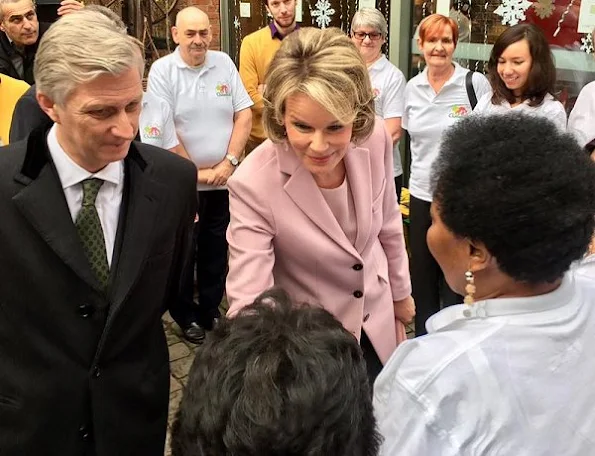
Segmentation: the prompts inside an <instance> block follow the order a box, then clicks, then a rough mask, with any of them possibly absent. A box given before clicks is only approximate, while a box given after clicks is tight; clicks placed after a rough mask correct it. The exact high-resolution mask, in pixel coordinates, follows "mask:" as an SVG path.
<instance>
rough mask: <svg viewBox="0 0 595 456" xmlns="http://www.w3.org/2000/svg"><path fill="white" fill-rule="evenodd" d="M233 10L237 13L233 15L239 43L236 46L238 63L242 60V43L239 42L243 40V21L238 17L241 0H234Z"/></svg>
mask: <svg viewBox="0 0 595 456" xmlns="http://www.w3.org/2000/svg"><path fill="white" fill-rule="evenodd" d="M233 12H234V13H235V14H234V17H233V28H234V30H235V42H236V43H238V45H237V46H236V47H235V48H236V49H235V56H234V57H235V59H234V61H235V62H236V65H238V64H239V62H240V45H239V43H241V42H242V23H241V22H240V18H239V17H238V15H239V12H240V2H239V0H234V2H233Z"/></svg>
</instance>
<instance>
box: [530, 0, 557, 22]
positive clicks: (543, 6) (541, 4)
mask: <svg viewBox="0 0 595 456" xmlns="http://www.w3.org/2000/svg"><path fill="white" fill-rule="evenodd" d="M533 8H534V9H535V14H537V15H538V16H539V17H540V18H541V19H545V18H547V17H550V16H551V15H552V14H553V13H554V2H553V0H537V2H535V3H533Z"/></svg>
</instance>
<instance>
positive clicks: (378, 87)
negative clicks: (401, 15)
mask: <svg viewBox="0 0 595 456" xmlns="http://www.w3.org/2000/svg"><path fill="white" fill-rule="evenodd" d="M387 35H388V24H387V23H386V19H385V18H384V16H383V15H382V13H381V12H380V11H378V10H377V9H374V8H362V9H360V10H359V11H358V12H356V13H355V15H354V16H353V20H352V21H351V40H352V41H353V44H355V47H356V48H357V49H358V50H359V52H360V54H361V56H362V58H363V59H364V62H365V63H366V65H367V67H368V73H369V74H370V81H371V83H372V89H373V90H374V95H375V98H374V108H375V111H376V114H377V115H378V116H380V117H382V119H384V126H385V127H386V129H387V130H388V132H389V134H390V136H391V138H392V140H393V166H394V169H393V174H394V177H395V188H396V189H397V198H398V200H399V201H400V200H401V187H402V186H403V166H402V164H401V155H400V153H399V139H400V138H401V134H402V133H403V130H402V129H401V117H402V116H403V101H404V100H405V85H406V84H407V81H406V80H405V76H403V73H402V72H401V70H399V69H398V68H397V67H396V66H394V65H393V64H392V63H390V62H389V61H388V59H387V58H386V56H385V55H384V54H383V53H382V45H383V44H384V43H385V42H386V37H387Z"/></svg>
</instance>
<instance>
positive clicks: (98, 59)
mask: <svg viewBox="0 0 595 456" xmlns="http://www.w3.org/2000/svg"><path fill="white" fill-rule="evenodd" d="M141 46H142V44H141V43H140V42H139V41H138V40H137V39H135V38H133V37H131V36H128V35H127V34H126V30H125V29H122V27H120V26H119V24H117V23H116V22H114V20H113V19H111V18H109V17H107V16H106V15H105V14H103V13H101V12H98V11H85V9H84V8H83V9H82V10H81V11H78V12H76V13H71V14H68V15H66V16H62V17H61V18H60V19H58V20H57V21H56V22H55V23H54V24H52V26H51V27H50V28H49V29H48V31H47V32H46V33H45V34H44V36H43V38H42V39H41V41H40V43H39V48H38V50H37V54H36V56H35V64H34V70H33V72H34V75H35V83H36V86H37V91H38V92H41V93H43V94H45V95H47V96H48V97H49V98H51V99H52V100H53V101H54V103H56V104H60V105H62V104H64V102H65V101H66V99H67V98H68V96H69V95H70V94H71V93H72V92H73V91H74V90H75V89H76V87H77V86H79V85H81V84H85V83H87V82H89V81H91V80H93V79H95V78H97V77H99V76H101V75H103V74H111V75H119V74H122V73H125V72H126V71H128V70H129V69H131V68H135V69H137V70H138V72H139V75H140V76H141V78H142V75H143V71H144V58H143V55H142V52H141Z"/></svg>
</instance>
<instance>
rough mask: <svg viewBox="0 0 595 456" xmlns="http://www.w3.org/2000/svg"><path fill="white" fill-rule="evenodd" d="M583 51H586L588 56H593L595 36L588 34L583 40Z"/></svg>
mask: <svg viewBox="0 0 595 456" xmlns="http://www.w3.org/2000/svg"><path fill="white" fill-rule="evenodd" d="M581 43H582V44H581V51H585V52H586V53H587V54H593V52H594V50H593V35H591V34H590V33H587V34H586V35H585V36H584V37H582V38H581Z"/></svg>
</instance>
